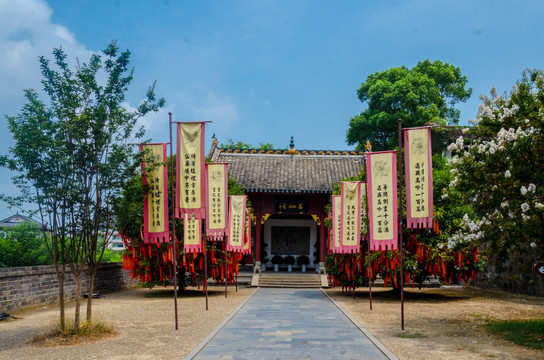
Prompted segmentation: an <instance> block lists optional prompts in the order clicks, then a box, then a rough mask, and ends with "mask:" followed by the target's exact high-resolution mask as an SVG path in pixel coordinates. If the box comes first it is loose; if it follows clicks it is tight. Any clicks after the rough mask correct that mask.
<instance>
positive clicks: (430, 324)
mask: <svg viewBox="0 0 544 360" xmlns="http://www.w3.org/2000/svg"><path fill="white" fill-rule="evenodd" d="M327 292H328V293H329V295H331V296H332V297H333V298H334V299H335V300H336V301H337V302H338V303H339V304H340V305H341V306H342V307H343V308H344V309H346V310H347V311H348V312H349V313H350V314H351V315H352V316H353V317H354V318H355V319H357V321H359V322H360V323H361V325H363V326H364V327H365V328H366V329H367V330H368V331H369V332H370V333H371V334H372V335H374V336H375V337H376V338H377V339H378V340H379V341H380V342H381V343H382V344H383V345H384V346H385V347H386V348H387V349H389V351H391V352H392V353H393V354H394V355H395V356H397V357H398V358H399V359H400V360H403V359H417V360H436V359H440V360H461V359H471V360H472V359H500V360H503V359H517V360H521V359H531V360H535V359H544V351H539V350H531V349H527V348H524V347H521V346H516V345H514V344H513V343H511V342H508V341H506V340H503V339H501V338H499V337H497V336H493V335H491V334H489V333H488V332H487V331H486V329H485V325H486V323H488V321H490V320H528V319H542V318H544V299H543V298H539V297H534V296H522V295H514V294H509V293H505V292H500V291H487V290H482V289H478V288H472V287H443V288H440V289H425V288H424V289H421V290H418V289H412V288H408V289H407V291H406V293H405V304H404V315H405V321H404V329H405V331H401V320H400V318H401V316H400V315H401V312H400V301H399V298H398V297H397V296H395V295H393V294H392V292H391V291H390V289H384V288H383V287H373V288H372V293H373V294H372V297H373V300H374V301H373V304H372V309H373V310H372V311H371V310H370V306H369V297H368V289H365V288H363V289H358V290H357V291H356V294H355V299H353V297H352V294H351V292H349V293H346V292H344V293H343V292H342V291H340V290H338V289H329V290H327Z"/></svg>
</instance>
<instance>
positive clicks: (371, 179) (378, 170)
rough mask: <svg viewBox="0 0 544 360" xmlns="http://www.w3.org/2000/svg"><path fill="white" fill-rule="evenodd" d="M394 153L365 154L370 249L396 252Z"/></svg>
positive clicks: (395, 153)
mask: <svg viewBox="0 0 544 360" xmlns="http://www.w3.org/2000/svg"><path fill="white" fill-rule="evenodd" d="M396 155H397V152H396V151H380V152H371V153H367V155H366V176H367V184H368V187H367V190H368V194H367V198H368V219H369V239H370V250H372V251H378V250H396V249H398V207H397V205H398V204H397V163H396V159H397V156H396Z"/></svg>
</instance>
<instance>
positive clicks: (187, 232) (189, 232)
mask: <svg viewBox="0 0 544 360" xmlns="http://www.w3.org/2000/svg"><path fill="white" fill-rule="evenodd" d="M183 251H184V252H186V253H191V252H202V225H201V222H200V219H197V218H190V217H189V214H185V217H184V219H183Z"/></svg>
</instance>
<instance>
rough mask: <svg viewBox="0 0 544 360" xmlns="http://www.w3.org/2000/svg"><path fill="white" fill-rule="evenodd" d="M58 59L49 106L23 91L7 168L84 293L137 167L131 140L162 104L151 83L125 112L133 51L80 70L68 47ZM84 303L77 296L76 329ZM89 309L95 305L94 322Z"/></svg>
mask: <svg viewBox="0 0 544 360" xmlns="http://www.w3.org/2000/svg"><path fill="white" fill-rule="evenodd" d="M53 58H54V60H53V62H51V61H50V60H48V59H46V58H45V57H40V67H41V72H42V76H43V80H42V84H43V89H44V91H45V93H46V95H47V97H48V100H49V101H48V103H44V102H42V101H41V100H40V99H39V97H38V94H37V92H36V91H34V90H26V91H25V96H26V99H27V104H26V105H25V106H24V107H23V109H22V111H21V113H20V114H19V115H18V116H14V117H8V125H9V129H10V131H11V133H12V134H13V138H14V140H15V146H14V147H13V148H11V155H12V157H11V158H4V159H3V160H4V161H3V162H4V164H7V165H8V166H9V167H10V168H11V169H12V170H14V171H16V172H18V173H19V175H18V176H16V177H15V178H14V182H15V183H16V184H17V185H18V186H19V187H20V189H21V190H22V192H23V195H24V196H23V197H24V199H23V200H25V201H29V202H34V203H36V204H38V206H39V209H40V214H41V216H42V221H43V222H44V223H48V224H49V227H50V229H51V246H50V248H49V250H50V253H51V256H52V260H53V263H54V264H55V266H56V269H57V276H58V278H59V281H60V282H61V283H62V281H61V279H62V278H63V276H64V271H65V265H66V264H68V265H69V266H70V268H71V270H72V273H73V274H74V275H75V277H76V292H78V291H80V287H81V277H80V275H81V274H82V272H83V271H84V267H85V265H87V266H88V270H89V274H90V277H91V281H90V282H89V289H88V291H89V292H90V293H92V287H93V278H94V274H95V273H96V271H97V268H98V262H99V261H100V258H101V256H102V255H101V254H102V253H103V251H104V249H105V247H106V244H107V242H108V238H109V237H110V236H111V235H112V233H113V215H114V204H115V201H116V197H117V195H118V194H119V192H120V191H121V189H122V188H123V187H124V185H125V183H126V182H127V181H128V180H129V179H130V178H131V177H132V176H133V174H134V171H135V168H136V167H137V165H138V163H139V157H138V156H137V154H135V152H134V150H133V145H131V144H130V143H129V140H133V139H140V138H141V137H142V136H143V131H142V130H141V129H140V130H135V126H136V122H137V121H138V119H139V118H141V117H142V116H145V115H146V114H147V113H149V112H153V111H157V110H158V109H159V108H160V107H161V106H163V104H164V99H157V98H156V96H155V91H154V86H155V85H153V86H151V87H150V88H149V89H148V91H147V93H146V97H145V99H144V100H143V101H142V102H141V103H140V105H139V106H138V108H137V109H136V110H134V111H128V110H126V109H125V107H124V101H125V93H126V91H127V90H128V86H129V85H130V83H131V82H132V79H133V71H132V70H130V69H129V60H130V52H129V51H128V50H127V51H124V52H120V51H119V48H118V47H117V44H116V43H115V42H112V43H110V44H109V45H108V46H107V47H106V49H104V50H103V51H102V53H101V54H98V53H96V54H93V55H92V56H91V58H90V60H89V62H88V63H80V62H79V61H78V62H77V64H76V66H75V69H74V70H72V69H71V67H70V66H69V63H68V61H67V58H68V56H67V54H66V53H64V51H63V50H62V49H54V50H53ZM14 200H15V199H14ZM102 239H105V241H101V240H102ZM99 245H101V246H100V247H99ZM59 264H61V266H60V267H59ZM61 285H62V284H61ZM61 287H62V286H61ZM60 291H62V290H60ZM60 295H61V296H60V298H61V299H62V300H61V301H63V299H64V297H63V296H62V294H60ZM79 298H80V297H79V296H78V295H77V294H76V319H75V327H76V328H77V327H78V326H79ZM91 304H92V299H89V301H88V302H87V319H88V320H90V317H91V312H90V309H91ZM62 308H63V306H62V305H61V313H62V311H63V310H62ZM61 321H63V315H61ZM63 326H64V324H63Z"/></svg>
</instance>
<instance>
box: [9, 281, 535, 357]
mask: <svg viewBox="0 0 544 360" xmlns="http://www.w3.org/2000/svg"><path fill="white" fill-rule="evenodd" d="M253 291H254V289H250V288H239V289H238V292H235V290H234V287H230V286H229V291H228V298H227V299H225V295H224V287H210V302H209V311H206V309H205V299H204V295H203V293H202V291H201V290H197V289H191V290H190V291H189V292H188V294H186V295H184V296H183V297H179V298H178V313H179V330H178V331H175V330H174V301H173V290H172V288H155V289H152V290H149V289H142V288H136V289H131V290H124V291H119V292H115V293H110V294H106V295H105V296H104V297H103V298H101V299H95V300H94V301H93V316H94V317H95V319H100V320H102V321H104V322H106V323H109V324H111V325H113V327H114V328H115V330H116V332H117V334H116V335H113V336H109V337H107V338H105V339H101V340H94V341H87V342H83V343H79V344H77V345H63V346H47V347H44V346H36V345H29V344H28V343H27V341H28V340H30V339H31V338H32V337H34V336H35V335H38V334H40V333H44V332H46V331H47V330H48V329H50V328H51V327H52V325H53V324H54V323H55V322H56V321H57V319H58V308H56V307H47V308H36V309H32V310H29V311H25V312H21V313H18V314H12V315H15V316H17V317H19V319H16V320H9V321H2V322H0V359H181V358H183V356H185V355H187V354H188V353H189V352H190V351H191V350H192V349H193V348H194V347H195V346H197V345H198V344H199V343H200V342H201V341H202V340H203V339H204V338H205V337H206V336H207V335H208V334H209V333H210V332H211V331H212V330H213V329H214V328H215V327H216V326H217V325H219V324H220V323H221V321H222V320H223V319H224V318H226V317H227V316H228V315H229V314H230V313H231V312H232V311H233V310H234V309H236V308H237V307H238V306H239V305H240V304H241V303H242V302H243V301H244V300H245V299H246V298H247V297H248V296H249V295H250V294H251V293H252V292H253ZM327 291H328V293H329V294H330V295H331V296H332V297H334V299H335V300H336V301H337V302H338V303H339V304H340V305H341V306H342V307H343V308H344V309H346V310H347V311H348V312H349V313H350V314H351V315H352V316H353V317H354V318H356V319H357V321H359V322H360V323H361V324H362V325H363V326H364V327H365V328H366V329H367V330H368V331H369V332H370V333H372V334H373V335H374V336H375V337H376V338H377V339H378V340H379V341H380V342H381V343H382V344H383V345H385V347H387V348H388V349H389V350H390V351H391V352H392V353H393V354H395V355H396V356H397V357H398V358H399V359H401V360H402V359H417V360H427V359H428V360H436V359H440V360H454V359H455V360H458V359H531V360H533V359H544V351H537V350H530V349H525V348H523V347H519V346H515V345H513V344H512V343H509V342H507V341H505V340H502V339H499V338H497V337H495V336H492V335H489V334H488V333H487V332H486V330H485V324H486V322H487V321H489V320H491V319H530V318H544V299H543V298H537V297H529V296H518V295H512V294H508V293H502V292H490V291H484V290H480V289H475V288H470V287H457V288H441V289H422V290H417V289H409V290H407V293H406V296H405V299H406V301H405V331H401V330H400V303H399V301H398V299H397V298H395V296H393V295H392V294H391V292H390V291H388V289H383V288H379V287H377V288H373V298H374V301H373V310H372V311H370V310H369V302H368V292H367V291H366V290H365V289H358V290H357V292H356V296H355V299H353V298H352V295H351V293H345V292H344V293H343V292H341V291H340V290H339V289H329V290H327ZM84 312H85V303H84V302H83V304H82V313H84ZM66 315H67V319H68V320H71V319H73V304H70V305H69V306H68V310H67V312H66ZM248 346H249V345H248Z"/></svg>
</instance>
